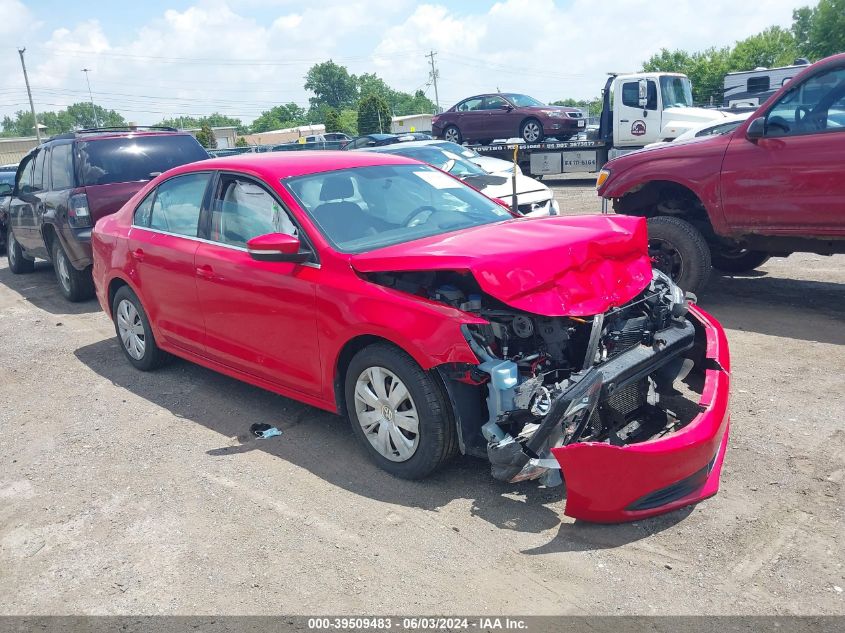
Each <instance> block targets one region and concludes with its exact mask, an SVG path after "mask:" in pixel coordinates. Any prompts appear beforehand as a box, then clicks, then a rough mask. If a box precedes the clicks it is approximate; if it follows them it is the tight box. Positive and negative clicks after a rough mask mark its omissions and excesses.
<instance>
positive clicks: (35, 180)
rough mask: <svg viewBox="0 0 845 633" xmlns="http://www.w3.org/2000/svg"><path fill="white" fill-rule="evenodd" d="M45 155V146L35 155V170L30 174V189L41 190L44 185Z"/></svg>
mask: <svg viewBox="0 0 845 633" xmlns="http://www.w3.org/2000/svg"><path fill="white" fill-rule="evenodd" d="M46 156H47V148H44V149H42V150H41V151H40V152H38V155H37V156H36V157H35V172H34V173H33V174H32V191H33V192H36V191H43V190H44V189H45V188H46V187H45V185H46V183H45V182H44V180H45V179H44V175H45V174H44V159H45V157H46Z"/></svg>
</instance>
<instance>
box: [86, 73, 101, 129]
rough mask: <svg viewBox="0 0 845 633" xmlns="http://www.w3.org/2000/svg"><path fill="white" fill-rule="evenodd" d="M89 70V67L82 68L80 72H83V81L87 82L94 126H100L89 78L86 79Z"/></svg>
mask: <svg viewBox="0 0 845 633" xmlns="http://www.w3.org/2000/svg"><path fill="white" fill-rule="evenodd" d="M90 71H91V69H90V68H83V69H82V72H84V73H85V83H87V84H88V98H89V99H90V100H91V112H93V114H94V127H100V121H99V119H97V108H96V107H95V106H94V95H93V94H92V93H91V80H90V79H88V73H89V72H90Z"/></svg>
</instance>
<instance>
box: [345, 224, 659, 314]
mask: <svg viewBox="0 0 845 633" xmlns="http://www.w3.org/2000/svg"><path fill="white" fill-rule="evenodd" d="M647 249H648V234H647V230H646V223H645V220H644V219H642V218H637V217H630V216H610V215H584V216H570V217H560V216H554V217H546V218H522V219H513V220H508V221H506V222H498V223H495V224H486V225H483V226H478V227H474V228H471V229H465V230H462V231H456V232H454V233H447V234H445V235H437V236H434V237H428V238H424V239H420V240H415V241H413V242H408V243H406V244H397V245H395V246H389V247H386V248H381V249H378V250H375V251H371V252H369V253H361V254H358V255H352V256H350V263H351V265H352V267H353V268H354V269H355V270H357V271H359V272H361V273H373V272H391V271H394V272H407V271H426V270H458V271H462V270H466V271H469V272H470V273H472V274H473V276H474V277H475V278H476V280H477V281H478V284H479V286H481V289H482V290H483V291H484V292H486V293H487V294H489V295H490V296H492V297H495V298H496V299H498V300H500V301H502V302H503V303H506V304H507V305H509V306H511V307H513V308H516V309H518V310H524V311H525V312H531V313H533V314H539V315H543V316H590V315H594V314H599V313H602V312H606V311H607V310H608V309H610V308H612V307H614V306H618V305H622V304H624V303H626V302H627V301H630V300H631V299H632V298H633V297H635V296H636V295H637V294H638V293H639V292H641V291H642V290H643V289H644V288H645V287H646V286H647V285H648V283H649V282H650V281H651V278H652V273H651V261H650V260H649V257H648V252H647Z"/></svg>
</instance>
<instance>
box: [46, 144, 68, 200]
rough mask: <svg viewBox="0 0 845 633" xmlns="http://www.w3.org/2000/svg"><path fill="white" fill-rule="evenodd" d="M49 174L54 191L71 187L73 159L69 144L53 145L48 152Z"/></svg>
mask: <svg viewBox="0 0 845 633" xmlns="http://www.w3.org/2000/svg"><path fill="white" fill-rule="evenodd" d="M50 173H51V175H52V179H53V181H52V182H53V189H54V190H58V189H67V188H68V187H72V186H73V158H72V154H71V144H70V143H65V144H63V145H54V146H53V149H52V150H50Z"/></svg>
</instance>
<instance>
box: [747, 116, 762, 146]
mask: <svg viewBox="0 0 845 633" xmlns="http://www.w3.org/2000/svg"><path fill="white" fill-rule="evenodd" d="M765 134H766V118H765V117H758V118H756V119H754V120H753V121H752V122H751V123H750V124H749V126H748V127H747V128H746V130H745V138H747V139H748V140H749V141H756V140H757V139H760V138H763V136H765Z"/></svg>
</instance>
